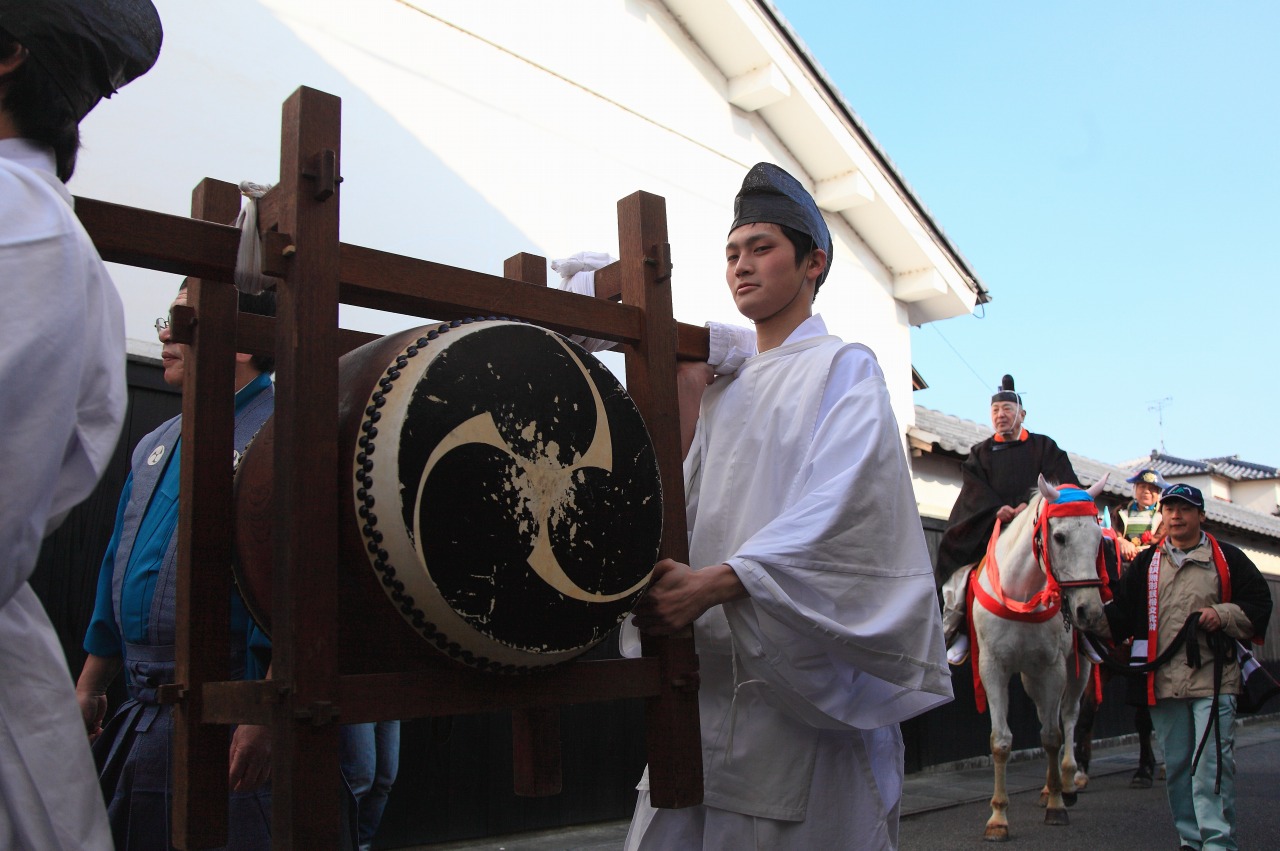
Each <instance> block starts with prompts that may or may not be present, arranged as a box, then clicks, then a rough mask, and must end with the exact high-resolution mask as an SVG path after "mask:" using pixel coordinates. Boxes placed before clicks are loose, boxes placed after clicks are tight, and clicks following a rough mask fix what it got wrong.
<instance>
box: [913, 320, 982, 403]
mask: <svg viewBox="0 0 1280 851" xmlns="http://www.w3.org/2000/svg"><path fill="white" fill-rule="evenodd" d="M929 327H930V328H932V329H933V330H934V331H937V332H938V336H939V337H941V338H942V342H944V343H946V344H947V348H949V349H951V351H953V352H955V353H956V357H958V358H959V359H960V363H962V364H964V365H965V366H967V367H969V371H970V372H972V373H973V375H974V377H975V378H977V379H978V383H979V384H981V385H982V388H983V389H984V390H990V389H991V388H992V387H995V386H996V385H995V382H990V383H989V382H987V380H986V379H984V378H983V377H982V376H981V375H979V374H978V371H977V370H976V369H974V368H973V366H972V365H971V364H970V363H969V362H968V361H967V360H965V359H964V355H962V354H960V350H959V349H957V348H956V347H955V346H953V345H951V341H950V340H948V339H947V338H946V337H945V336H944V335H943V333H942V331H941V330H939V329H938V323H937V322H930V323H929Z"/></svg>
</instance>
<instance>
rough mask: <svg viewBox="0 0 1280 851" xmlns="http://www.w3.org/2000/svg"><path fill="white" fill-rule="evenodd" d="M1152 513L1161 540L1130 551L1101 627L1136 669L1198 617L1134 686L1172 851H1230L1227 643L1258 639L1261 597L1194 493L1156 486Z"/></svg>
mask: <svg viewBox="0 0 1280 851" xmlns="http://www.w3.org/2000/svg"><path fill="white" fill-rule="evenodd" d="M1160 513H1161V515H1162V517H1163V524H1164V532H1165V537H1163V538H1162V539H1161V540H1160V542H1159V543H1157V544H1156V545H1155V546H1153V547H1150V548H1148V549H1147V550H1145V551H1143V552H1141V553H1139V554H1138V556H1137V557H1136V558H1135V559H1134V560H1133V564H1132V565H1131V566H1130V567H1129V570H1128V572H1127V573H1126V574H1125V575H1124V576H1123V577H1122V578H1121V581H1120V582H1119V583H1117V584H1116V587H1115V588H1114V589H1113V591H1114V594H1115V596H1114V599H1113V600H1112V601H1111V602H1110V603H1109V604H1107V609H1106V611H1107V620H1108V622H1109V623H1110V626H1111V636H1112V638H1113V639H1114V640H1115V641H1117V642H1118V641H1122V640H1124V639H1125V638H1129V637H1132V638H1133V650H1132V654H1131V657H1130V658H1131V660H1132V664H1142V663H1151V662H1154V661H1156V660H1157V658H1158V657H1159V656H1160V654H1161V653H1163V652H1165V651H1166V650H1167V649H1168V648H1169V647H1171V646H1173V644H1174V643H1175V641H1176V640H1177V639H1178V638H1179V635H1180V634H1183V633H1184V627H1185V625H1186V624H1187V623H1188V617H1189V616H1190V615H1192V614H1198V615H1199V620H1198V624H1197V626H1196V628H1195V629H1194V631H1193V632H1192V633H1191V634H1190V635H1189V636H1188V637H1186V638H1185V641H1186V642H1187V644H1189V645H1194V646H1192V647H1189V649H1188V652H1186V653H1184V652H1182V651H1181V650H1179V651H1177V652H1175V653H1174V655H1173V657H1172V658H1171V659H1169V660H1168V661H1166V662H1165V663H1164V664H1162V665H1160V666H1159V667H1158V668H1156V669H1155V671H1153V672H1151V673H1148V674H1146V675H1145V676H1143V678H1142V680H1141V681H1142V683H1143V685H1144V686H1145V691H1146V697H1147V703H1148V705H1149V706H1150V708H1151V720H1152V722H1153V723H1154V725H1155V732H1156V736H1157V738H1158V739H1159V741H1160V747H1161V749H1162V750H1163V751H1164V757H1165V768H1166V786H1165V788H1166V792H1167V794H1168V797H1169V808H1170V809H1171V810H1172V811H1173V823H1174V827H1175V828H1176V829H1177V831H1178V837H1179V840H1180V841H1181V843H1182V848H1183V849H1184V851H1185V849H1202V848H1206V849H1207V848H1213V849H1234V848H1236V847H1237V844H1236V812H1235V750H1234V747H1235V721H1236V696H1237V695H1239V694H1240V693H1241V687H1242V678H1241V672H1240V666H1239V664H1238V663H1237V661H1236V643H1237V642H1238V641H1248V640H1250V639H1253V638H1255V637H1257V638H1261V636H1263V635H1264V634H1265V633H1266V630H1267V623H1268V622H1269V621H1270V619H1271V607H1272V604H1271V592H1270V590H1269V589H1268V587H1267V582H1266V580H1265V579H1264V578H1263V576H1262V574H1261V573H1260V572H1259V571H1258V568H1257V567H1256V566H1254V564H1253V562H1252V561H1250V560H1249V557H1248V556H1246V555H1245V554H1244V553H1243V552H1241V551H1240V550H1239V549H1237V548H1236V547H1233V546H1232V545H1231V544H1227V543H1219V542H1218V541H1217V540H1216V539H1215V538H1214V537H1213V535H1210V534H1208V533H1206V532H1205V531H1204V530H1203V528H1202V524H1203V523H1204V518H1205V514H1204V496H1203V495H1202V494H1201V493H1200V490H1199V489H1198V488H1194V487H1192V486H1190V485H1185V484H1175V485H1171V486H1170V487H1168V488H1166V489H1165V491H1164V493H1163V494H1161V497H1160ZM1191 651H1198V653H1193V652H1191ZM1215 725H1216V726H1217V729H1216V730H1214V729H1213V728H1214V726H1215ZM1202 745H1203V751H1199V748H1200V747H1201V746H1202ZM1198 751H1199V753H1198ZM1197 754H1198V755H1197Z"/></svg>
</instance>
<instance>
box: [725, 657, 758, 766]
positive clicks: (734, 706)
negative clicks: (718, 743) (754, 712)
mask: <svg viewBox="0 0 1280 851" xmlns="http://www.w3.org/2000/svg"><path fill="white" fill-rule="evenodd" d="M730 661H731V663H732V665H733V681H734V682H735V683H737V685H735V686H734V687H733V699H732V700H730V701H729V738H728V739H726V740H725V751H724V763H725V765H728V764H729V763H731V762H733V731H734V727H735V726H736V725H737V722H738V692H740V691H742V689H743V688H744V687H745V686H750V685H765V681H764V680H758V679H757V680H746V681H744V682H740V683H739V682H738V652H737V650H734V651H733V655H732V656H731V657H730Z"/></svg>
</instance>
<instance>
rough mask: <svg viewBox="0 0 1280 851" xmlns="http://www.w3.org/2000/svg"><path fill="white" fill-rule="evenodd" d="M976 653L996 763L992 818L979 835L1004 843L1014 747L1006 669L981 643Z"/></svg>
mask: <svg viewBox="0 0 1280 851" xmlns="http://www.w3.org/2000/svg"><path fill="white" fill-rule="evenodd" d="M979 649H980V652H979V655H978V660H979V663H980V664H979V665H978V671H979V673H980V674H981V676H982V687H983V689H985V690H986V692H987V709H988V711H989V712H990V713H991V762H992V764H993V765H994V766H995V789H994V791H993V792H992V794H991V818H989V819H987V826H986V829H985V830H984V831H983V834H982V838H983V839H985V840H987V841H988V842H1004V841H1005V840H1007V839H1008V838H1009V816H1008V810H1009V792H1008V790H1007V789H1006V787H1005V769H1006V767H1007V766H1008V764H1009V753H1010V751H1012V750H1013V731H1012V730H1010V729H1009V672H1008V671H1006V670H1005V669H1004V668H1002V667H1001V666H1000V665H998V664H997V663H996V661H995V660H994V659H992V658H991V656H992V654H991V653H990V652H989V651H988V649H987V648H986V647H985V646H983V647H980V648H979Z"/></svg>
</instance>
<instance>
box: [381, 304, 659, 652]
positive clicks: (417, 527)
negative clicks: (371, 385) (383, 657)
mask: <svg viewBox="0 0 1280 851" xmlns="http://www.w3.org/2000/svg"><path fill="white" fill-rule="evenodd" d="M446 329H447V330H446ZM432 331H433V332H434V333H430V334H425V333H424V337H423V338H422V339H420V340H419V341H418V342H419V343H420V344H421V343H425V345H420V346H417V347H413V346H411V347H409V348H410V349H415V348H416V351H415V352H414V354H412V355H410V354H409V353H408V351H407V350H406V352H405V353H402V354H401V355H400V357H399V358H398V359H397V361H396V363H395V364H393V365H392V366H391V367H390V368H389V369H388V372H387V373H386V377H385V378H383V379H382V380H381V382H380V384H379V388H378V390H377V391H375V393H374V396H373V398H372V399H371V404H370V406H369V411H371V412H375V413H377V414H380V416H378V417H376V419H375V417H374V415H373V414H372V413H371V414H369V416H368V417H367V418H366V421H365V423H364V424H363V426H362V430H363V432H364V436H363V438H362V444H363V451H362V452H361V453H360V457H362V458H363V459H364V460H363V462H361V461H359V459H357V467H356V476H357V480H358V487H359V489H360V490H359V493H364V494H365V495H366V497H365V498H364V499H362V498H361V497H360V496H359V493H357V502H358V503H361V504H362V505H361V507H362V508H363V509H364V514H365V515H366V516H365V519H364V529H365V537H366V539H367V541H368V543H369V547H368V549H369V551H370V559H371V562H372V564H373V567H374V570H375V571H377V572H378V573H379V574H380V579H381V581H382V584H383V586H384V587H385V588H386V589H387V590H388V594H389V595H390V596H391V598H392V600H393V602H395V603H396V605H397V607H398V608H399V610H400V611H401V613H402V614H403V615H404V616H405V617H406V619H408V620H409V621H410V623H412V624H413V625H414V626H415V628H417V629H418V630H419V631H420V632H422V633H423V634H424V636H426V637H427V638H428V640H430V641H433V642H434V643H435V644H436V645H437V646H439V647H440V649H442V650H443V651H445V652H446V653H448V654H449V655H450V656H453V657H455V658H458V659H460V660H462V661H464V662H467V663H469V664H472V665H475V666H477V667H482V668H486V669H490V670H503V671H512V670H521V669H524V668H528V667H535V666H540V665H543V664H550V663H553V662H556V661H562V660H563V659H567V658H571V657H572V656H574V655H577V654H578V653H581V652H583V651H585V650H587V649H588V648H590V647H591V646H592V645H594V644H595V643H596V642H598V641H599V640H600V639H602V638H603V637H604V636H605V635H607V634H608V633H609V632H610V631H611V630H612V629H613V628H614V627H615V626H617V624H618V623H619V622H621V620H622V619H623V618H625V617H626V616H627V614H628V613H629V612H630V611H631V610H632V608H633V607H634V605H635V603H636V601H637V600H638V598H639V597H640V595H641V594H642V593H643V591H644V588H645V586H646V583H647V581H648V577H649V575H650V573H651V571H652V568H653V564H654V562H655V561H656V559H657V553H658V545H659V540H660V537H661V525H662V499H661V486H660V480H659V474H658V467H657V460H656V457H655V455H654V452H653V447H652V443H651V442H650V440H649V436H648V432H647V431H646V429H645V426H644V421H643V420H642V418H641V417H640V414H639V412H638V411H637V410H636V408H635V405H634V404H633V403H632V401H631V399H630V397H628V396H627V394H626V392H625V390H624V389H623V388H622V386H621V384H620V383H619V382H618V380H617V379H616V378H615V377H614V376H613V374H612V373H610V372H609V370H608V369H606V368H605V367H604V366H603V365H602V364H601V363H600V362H599V361H597V360H596V359H595V358H593V357H592V356H591V355H589V354H587V353H586V352H585V351H583V350H582V349H581V348H579V347H578V346H576V345H574V344H573V343H571V342H569V341H568V340H566V339H565V338H564V337H562V336H560V335H558V334H556V333H554V332H551V331H547V330H546V329H543V328H538V327H536V326H532V325H522V324H518V323H510V322H475V323H467V324H462V325H460V326H459V327H456V328H450V327H449V326H443V327H442V328H439V329H435V328H433V329H432ZM393 373H395V374H394V375H393ZM379 396H381V399H382V401H381V402H379V401H378V399H379ZM393 419H395V420H399V422H394V423H392V422H389V421H390V420H393ZM370 429H372V430H373V432H374V434H373V436H372V437H371V436H370V435H369V431H370ZM384 447H385V449H386V450H388V451H385V452H384ZM375 450H376V451H375ZM389 464H390V465H391V468H390V469H388V465H389ZM366 467H368V468H369V469H366ZM389 477H394V481H389ZM366 480H368V481H366ZM368 497H376V502H375V503H374V505H372V506H370V505H368ZM370 514H372V515H373V516H374V523H373V524H369V523H368V522H367V521H368V516H367V515H370ZM393 538H394V539H396V540H394V541H393V540H392V539H393Z"/></svg>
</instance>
